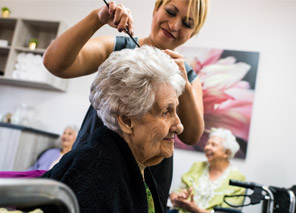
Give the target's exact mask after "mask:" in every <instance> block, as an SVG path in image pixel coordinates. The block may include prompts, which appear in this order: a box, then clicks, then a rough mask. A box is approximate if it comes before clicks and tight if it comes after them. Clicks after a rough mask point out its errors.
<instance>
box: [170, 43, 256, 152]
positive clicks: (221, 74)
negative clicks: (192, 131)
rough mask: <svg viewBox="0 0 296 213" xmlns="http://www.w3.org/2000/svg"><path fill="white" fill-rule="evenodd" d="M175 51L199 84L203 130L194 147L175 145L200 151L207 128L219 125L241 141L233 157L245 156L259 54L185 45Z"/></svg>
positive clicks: (178, 142) (205, 139)
mask: <svg viewBox="0 0 296 213" xmlns="http://www.w3.org/2000/svg"><path fill="white" fill-rule="evenodd" d="M177 51H178V52H179V53H181V54H183V56H184V59H185V61H186V62H187V63H188V64H189V65H190V66H191V67H192V69H193V70H194V72H195V73H197V74H198V76H199V79H200V81H201V83H202V88H203V104H204V120H205V132H204V134H203V136H202V138H201V139H200V141H199V142H198V143H197V144H196V145H194V146H187V145H185V144H183V143H182V142H181V141H180V140H179V139H177V141H176V148H181V149H186V150H195V151H203V147H204V144H205V142H206V141H207V138H208V132H209V130H210V129H211V128H212V127H222V128H225V129H229V130H231V131H232V133H233V134H234V135H235V136H236V138H237V141H238V142H239V144H240V147H241V149H240V151H239V152H238V153H237V154H236V157H238V158H245V156H246V152H247V144H248V143H247V142H248V137H249V131H250V123H251V115H252V107H253V101H254V93H255V81H256V74H257V67H258V60H259V53H258V52H245V51H230V50H222V49H209V48H197V47H184V46H183V47H180V48H178V49H177Z"/></svg>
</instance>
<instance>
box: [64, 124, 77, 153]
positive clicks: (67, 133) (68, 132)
mask: <svg viewBox="0 0 296 213" xmlns="http://www.w3.org/2000/svg"><path fill="white" fill-rule="evenodd" d="M75 140H76V132H75V131H74V130H72V129H70V128H66V129H65V130H64V133H63V135H62V136H61V143H62V146H63V147H64V148H71V147H72V145H73V143H74V141H75Z"/></svg>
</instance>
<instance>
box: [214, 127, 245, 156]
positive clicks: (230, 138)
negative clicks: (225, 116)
mask: <svg viewBox="0 0 296 213" xmlns="http://www.w3.org/2000/svg"><path fill="white" fill-rule="evenodd" d="M212 136H217V137H220V138H222V139H223V142H222V144H221V145H222V146H223V147H224V149H225V150H227V149H228V150H229V151H230V155H229V158H233V157H234V155H235V154H236V153H237V151H238V150H239V147H240V146H239V144H238V142H237V141H236V138H235V136H234V135H233V134H232V132H231V131H230V130H228V129H223V128H212V129H211V131H210V134H209V137H212Z"/></svg>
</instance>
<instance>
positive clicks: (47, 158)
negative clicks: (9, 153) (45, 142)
mask: <svg viewBox="0 0 296 213" xmlns="http://www.w3.org/2000/svg"><path fill="white" fill-rule="evenodd" d="M77 131H78V128H77V127H76V126H75V125H71V126H67V127H66V128H65V130H64V132H63V135H61V137H60V140H61V148H51V149H48V150H46V151H45V152H44V153H42V155H41V156H40V157H39V158H38V159H37V161H36V162H35V163H34V165H33V166H32V167H30V168H29V169H28V170H49V169H51V168H52V167H53V166H54V165H55V164H56V163H58V162H59V160H60V159H61V157H62V156H63V155H64V154H66V153H67V152H69V151H70V150H71V149H72V145H73V143H74V142H75V140H76V137H77Z"/></svg>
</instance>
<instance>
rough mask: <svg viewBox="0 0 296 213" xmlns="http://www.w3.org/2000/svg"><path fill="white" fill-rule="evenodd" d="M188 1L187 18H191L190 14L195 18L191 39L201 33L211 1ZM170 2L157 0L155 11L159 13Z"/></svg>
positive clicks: (169, 0) (168, 0)
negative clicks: (162, 6) (161, 7)
mask: <svg viewBox="0 0 296 213" xmlns="http://www.w3.org/2000/svg"><path fill="white" fill-rule="evenodd" d="M178 1H179V0H178ZM188 1H189V3H188V11H187V18H189V15H190V12H192V14H194V17H193V20H194V28H193V32H192V34H191V37H192V36H194V35H195V34H197V33H198V32H199V31H200V29H201V28H202V26H203V25H204V23H205V20H206V17H207V14H208V8H209V0H188ZM169 2H171V0H156V2H155V8H154V10H156V11H157V10H158V9H159V8H160V6H161V5H166V4H168V3H169Z"/></svg>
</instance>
